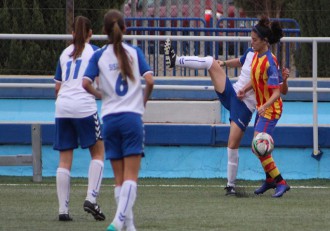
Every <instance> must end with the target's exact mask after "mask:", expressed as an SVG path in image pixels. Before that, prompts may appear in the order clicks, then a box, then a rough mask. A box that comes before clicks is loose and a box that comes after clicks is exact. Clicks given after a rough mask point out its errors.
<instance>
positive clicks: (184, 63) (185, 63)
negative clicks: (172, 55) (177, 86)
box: [175, 56, 213, 70]
mask: <svg viewBox="0 0 330 231" xmlns="http://www.w3.org/2000/svg"><path fill="white" fill-rule="evenodd" d="M212 63H213V57H211V56H206V57H199V56H179V57H178V56H177V57H176V60H175V65H176V66H179V67H188V68H192V69H207V70H208V69H210V68H211V65H212Z"/></svg>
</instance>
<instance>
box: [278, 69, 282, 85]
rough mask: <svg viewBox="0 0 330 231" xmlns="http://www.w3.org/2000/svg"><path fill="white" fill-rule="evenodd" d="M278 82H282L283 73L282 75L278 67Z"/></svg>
mask: <svg viewBox="0 0 330 231" xmlns="http://www.w3.org/2000/svg"><path fill="white" fill-rule="evenodd" d="M278 82H279V83H280V84H282V83H283V75H282V71H281V70H280V69H278Z"/></svg>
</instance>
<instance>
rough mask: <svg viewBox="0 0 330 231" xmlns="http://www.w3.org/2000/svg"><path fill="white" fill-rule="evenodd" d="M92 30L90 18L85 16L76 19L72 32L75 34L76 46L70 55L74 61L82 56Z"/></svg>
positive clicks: (74, 41)
mask: <svg viewBox="0 0 330 231" xmlns="http://www.w3.org/2000/svg"><path fill="white" fill-rule="evenodd" d="M91 28H92V23H91V21H90V20H89V19H88V18H86V17H84V16H77V17H76V18H75V19H74V22H73V25H72V31H73V32H74V36H73V42H72V44H73V45H74V49H73V51H72V53H71V54H70V57H73V59H77V58H78V57H79V56H81V53H82V52H83V50H84V48H85V43H86V40H87V38H88V36H89V31H90V30H91Z"/></svg>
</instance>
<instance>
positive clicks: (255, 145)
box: [251, 132, 274, 157]
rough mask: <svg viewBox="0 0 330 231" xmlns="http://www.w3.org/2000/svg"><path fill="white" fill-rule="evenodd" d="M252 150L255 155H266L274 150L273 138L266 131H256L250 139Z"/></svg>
mask: <svg viewBox="0 0 330 231" xmlns="http://www.w3.org/2000/svg"><path fill="white" fill-rule="evenodd" d="M251 146H252V152H253V153H254V154H256V155H257V156H259V157H260V156H266V155H269V154H270V153H272V151H273V150H274V140H273V138H272V137H271V135H269V134H268V133H266V132H261V133H258V134H257V135H256V136H255V137H254V138H253V140H252V145H251Z"/></svg>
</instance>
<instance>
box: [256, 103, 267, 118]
mask: <svg viewBox="0 0 330 231" xmlns="http://www.w3.org/2000/svg"><path fill="white" fill-rule="evenodd" d="M266 109H267V108H266V107H265V106H264V105H262V106H260V107H259V108H258V115H259V116H265V113H266Z"/></svg>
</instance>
